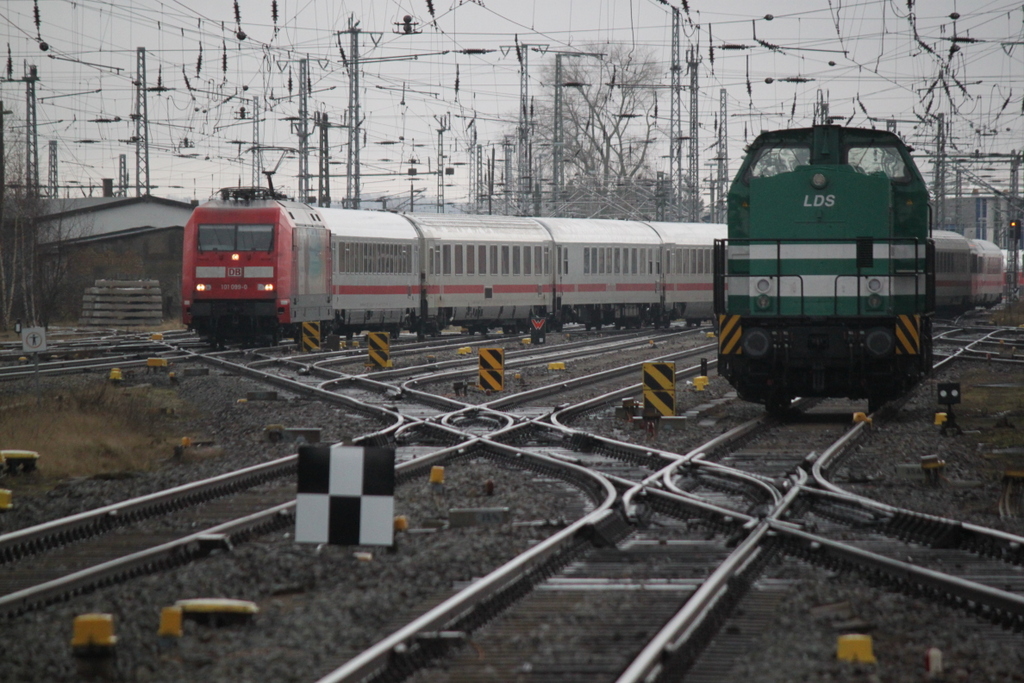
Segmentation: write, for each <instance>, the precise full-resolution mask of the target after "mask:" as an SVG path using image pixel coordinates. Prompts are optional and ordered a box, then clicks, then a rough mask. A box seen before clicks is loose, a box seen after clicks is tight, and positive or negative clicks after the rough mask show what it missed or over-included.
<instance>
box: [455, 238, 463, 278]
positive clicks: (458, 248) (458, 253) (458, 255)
mask: <svg viewBox="0 0 1024 683" xmlns="http://www.w3.org/2000/svg"><path fill="white" fill-rule="evenodd" d="M455 274H456V275H462V245H461V244H456V245H455Z"/></svg>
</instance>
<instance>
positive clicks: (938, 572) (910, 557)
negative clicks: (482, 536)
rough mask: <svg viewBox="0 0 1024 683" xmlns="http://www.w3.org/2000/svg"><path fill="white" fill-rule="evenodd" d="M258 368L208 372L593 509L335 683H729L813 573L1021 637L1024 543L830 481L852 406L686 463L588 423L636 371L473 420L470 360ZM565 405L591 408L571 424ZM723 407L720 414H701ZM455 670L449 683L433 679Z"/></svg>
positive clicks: (199, 541) (686, 457)
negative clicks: (357, 415)
mask: <svg viewBox="0 0 1024 683" xmlns="http://www.w3.org/2000/svg"><path fill="white" fill-rule="evenodd" d="M956 334H957V333H955V332H954V333H951V334H950V337H951V338H952V339H954V340H957V341H964V344H963V345H964V346H968V345H971V344H974V345H975V347H974V348H978V347H979V346H980V345H982V344H998V339H999V338H1000V336H1003V337H1006V333H1002V332H998V331H992V332H988V331H986V332H984V333H983V334H981V335H980V336H979V335H973V336H972V338H971V339H969V340H962V339H959V338H957V337H956ZM1011 336H1012V335H1011ZM624 343H635V341H634V342H624ZM952 343H954V342H953V341H951V344H952ZM1005 343H1006V342H1005V340H1004V345H1005ZM982 348H983V347H982ZM658 350H659V351H660V350H661V349H658ZM653 351H654V349H649V350H648V352H649V353H650V352H653ZM420 352H422V351H421V350H419V349H415V350H411V353H410V355H411V356H415V355H416V354H417V353H420ZM448 352H451V350H450V349H449V350H448ZM557 352H558V351H556V350H555V349H554V348H552V349H551V350H550V353H552V354H555V353H557ZM611 352H614V353H619V352H621V351H620V350H618V349H615V348H614V347H612V348H611ZM969 352H970V351H969V350H968V353H969ZM548 353H549V351H548V350H545V351H544V352H543V353H538V349H529V350H524V351H523V352H522V353H521V354H518V355H519V357H520V358H521V359H522V361H523V363H524V364H527V363H545V362H550V360H549V359H550V357H551V356H549V355H548ZM701 354H705V355H709V354H708V350H707V349H706V348H701V347H700V346H695V348H692V349H685V350H678V351H674V352H673V353H672V354H666V356H665V358H664V359H669V358H671V359H673V360H679V361H682V366H683V368H684V369H682V370H681V371H680V373H679V374H680V377H681V378H684V379H685V377H686V376H688V375H694V374H696V373H697V372H698V368H699V364H697V360H698V359H699V357H700V355H701ZM687 358H690V359H692V363H693V364H692V365H689V366H687V364H686V359H687ZM243 360H248V361H249V362H248V363H245V364H243V363H236V362H233V361H231V360H227V359H226V358H224V357H223V356H216V355H214V356H204V357H203V358H202V361H203V362H207V363H210V364H213V365H216V366H218V367H221V368H224V369H227V370H230V371H231V372H236V373H239V374H245V375H247V376H250V377H254V378H257V377H258V378H259V379H260V381H264V382H268V383H270V384H272V385H274V386H278V387H283V388H286V389H287V390H289V391H295V392H297V393H299V392H304V393H306V394H307V395H312V396H317V397H322V398H325V399H327V398H328V397H330V398H329V400H332V401H336V402H339V403H341V404H343V405H347V406H349V407H352V408H353V409H357V410H361V411H362V412H364V413H367V414H372V415H374V416H375V419H377V420H378V421H379V424H380V425H381V429H380V430H379V431H377V432H374V433H372V434H368V435H366V436H365V438H364V441H366V442H370V443H392V444H395V445H396V446H397V449H398V453H399V460H400V464H399V465H398V468H397V475H398V482H399V484H400V485H408V484H410V483H412V482H415V481H423V480H424V479H425V477H426V474H427V473H428V472H429V471H430V468H431V467H432V466H434V465H437V464H447V465H451V466H453V467H457V466H458V464H459V463H460V462H464V461H467V460H471V459H480V458H484V459H488V460H492V461H494V462H496V463H499V464H500V465H501V466H503V467H514V468H521V469H525V470H527V471H531V472H533V476H534V477H535V478H536V479H537V480H538V481H539V482H540V483H541V484H542V485H543V483H544V482H548V481H552V482H561V484H560V485H566V484H568V485H571V486H573V487H575V488H577V489H578V490H579V491H581V492H582V493H583V495H584V496H585V497H586V499H587V500H588V501H589V502H588V503H587V504H585V505H583V506H582V507H580V508H579V518H578V519H576V520H568V521H562V522H559V523H556V524H554V525H553V526H552V529H553V531H552V533H551V535H550V536H548V537H547V538H546V539H545V540H543V541H541V542H538V543H537V544H536V545H534V546H533V547H532V548H530V549H529V550H528V551H527V552H525V553H524V554H522V555H520V556H518V557H516V558H515V559H513V560H512V561H511V562H509V563H507V564H506V565H504V566H502V567H500V568H498V569H496V570H495V571H494V572H492V573H491V574H489V575H487V576H485V577H483V578H481V579H479V580H477V581H474V582H472V583H471V584H468V585H464V586H460V587H457V588H461V590H457V591H456V592H455V593H454V594H452V595H450V596H448V597H446V598H445V599H444V600H442V601H441V602H440V604H438V605H436V606H435V607H433V608H431V609H427V610H426V611H425V612H423V613H422V614H419V615H417V616H416V617H415V618H412V619H411V620H410V621H409V623H407V624H405V625H404V626H401V627H400V628H397V629H396V630H395V632H394V633H393V634H392V635H391V636H389V637H386V638H384V639H382V640H381V641H380V642H378V643H377V645H375V646H374V647H372V648H370V649H369V650H366V651H364V652H363V653H362V654H360V655H358V656H355V657H353V658H352V659H351V660H350V661H349V662H348V663H347V664H345V665H344V666H342V667H341V668H339V669H337V670H336V671H334V672H333V673H331V674H328V675H327V676H325V677H324V678H323V680H324V681H347V680H352V681H355V680H363V679H365V678H366V677H367V676H371V677H373V678H375V679H379V680H391V679H394V678H396V677H397V678H402V677H405V676H408V675H410V674H411V673H412V672H414V671H415V672H418V673H416V676H417V678H416V680H417V681H420V680H422V681H430V680H480V679H481V677H488V676H490V675H492V674H494V672H499V674H500V675H499V676H498V677H499V678H500V677H502V676H504V677H506V678H512V677H514V676H515V675H523V676H528V677H530V678H531V680H533V679H537V680H620V681H633V680H636V681H640V680H673V679H676V678H678V677H679V676H680V675H682V674H683V673H684V672H685V673H686V675H687V680H691V679H692V680H697V681H705V680H706V681H713V680H723V679H722V678H716V676H722V675H725V674H723V673H722V672H723V671H728V667H729V662H730V661H731V659H732V658H734V657H735V653H736V652H738V651H743V649H744V648H747V647H749V646H750V645H751V643H754V642H756V641H757V638H758V637H759V635H760V634H762V633H763V631H764V629H766V628H769V625H770V624H771V623H772V616H773V614H774V613H775V611H776V610H777V608H778V606H779V605H781V604H784V602H785V601H786V600H787V599H789V597H788V596H790V594H791V593H792V591H793V590H795V582H794V581H793V580H791V578H789V577H788V576H787V572H788V571H789V570H790V569H792V567H794V566H806V565H807V564H812V565H821V566H825V567H829V568H831V569H832V570H836V569H839V570H842V571H844V572H849V573H851V574H859V575H862V576H863V577H865V579H864V580H866V581H870V582H872V583H876V584H880V585H884V586H886V587H887V588H889V589H891V590H895V591H900V592H904V593H906V594H908V595H913V596H915V597H916V598H917V599H922V600H931V601H936V602H939V603H942V604H946V605H949V606H951V607H953V608H956V609H961V610H966V611H968V612H970V613H975V614H977V615H979V616H981V617H983V618H986V619H988V620H990V621H992V622H993V623H998V624H1001V625H1003V626H1005V627H1008V628H1010V629H1012V630H1015V631H1020V630H1024V600H1022V598H1021V595H1022V594H1024V581H1021V580H1020V579H1019V577H1020V574H1019V571H1018V569H1017V567H1019V566H1020V565H1021V564H1022V563H1024V554H1022V551H1021V548H1022V547H1024V539H1022V538H1020V537H1018V536H1015V535H1013V534H1006V533H1000V532H994V531H992V530H989V529H985V528H983V527H979V526H975V525H969V524H964V523H960V522H957V521H955V520H945V519H941V518H937V517H928V516H926V515H921V514H918V513H914V512H911V511H908V510H902V509H900V508H898V507H895V506H891V505H888V506H887V505H884V504H880V503H877V502H875V501H872V500H870V499H868V498H865V497H863V496H857V495H854V494H852V493H849V492H846V491H843V490H841V489H839V488H838V487H836V486H835V485H834V484H832V483H831V482H830V478H829V473H830V472H831V471H833V470H834V468H835V466H836V463H837V462H839V461H840V460H841V457H842V454H843V453H844V452H845V451H846V449H848V448H849V446H850V444H851V443H853V442H854V441H855V440H856V439H857V438H858V437H859V435H860V434H862V433H863V431H864V430H865V429H867V427H865V426H864V424H865V423H861V424H859V425H852V424H851V423H850V414H851V412H852V411H853V409H854V408H855V406H852V405H850V404H841V403H835V402H817V403H815V402H804V403H801V404H797V405H795V406H794V410H793V413H794V414H793V417H792V418H791V419H787V420H784V421H781V422H780V421H778V420H756V421H750V422H747V423H743V424H740V425H738V426H736V427H735V428H732V429H729V430H728V431H726V432H725V433H724V434H718V435H717V436H716V437H715V438H713V439H710V440H708V441H706V442H704V443H700V444H698V445H697V446H696V447H695V448H692V449H690V450H689V451H688V452H685V453H684V452H679V453H676V452H671V451H662V450H659V449H658V448H656V447H654V446H653V444H650V443H629V442H626V441H620V440H616V439H612V438H608V437H602V436H597V435H595V434H592V433H588V431H586V429H585V423H586V419H587V416H588V415H593V414H596V411H601V410H605V411H607V410H608V406H610V405H614V404H616V403H617V402H618V401H619V400H620V399H621V398H623V397H627V396H630V395H634V396H635V395H636V394H637V392H638V385H636V384H632V383H627V384H624V385H623V382H622V381H621V377H622V376H623V375H627V376H628V375H630V374H631V373H637V374H638V371H637V369H636V368H635V367H627V366H625V365H624V366H623V367H620V368H615V369H613V370H610V371H607V372H601V373H590V374H588V375H583V376H576V377H572V378H569V379H567V380H566V381H560V382H553V383H550V384H547V385H544V386H540V387H535V388H532V389H529V390H527V391H521V392H517V393H516V394H512V395H508V396H501V397H497V398H495V397H486V396H480V397H479V399H480V401H481V402H479V403H472V402H466V401H462V400H457V399H455V398H452V397H450V396H445V395H443V394H439V393H436V392H437V389H438V388H439V387H444V386H445V385H446V384H447V382H449V381H451V380H452V378H454V377H459V376H464V375H465V374H466V373H468V372H474V371H475V369H470V368H466V367H464V366H465V365H466V363H465V361H464V360H460V359H452V363H451V365H449V366H446V367H443V368H438V367H437V364H438V363H437V361H436V360H435V362H434V363H428V364H423V365H422V366H416V365H414V364H410V365H409V366H408V367H402V368H399V369H397V370H395V371H381V372H375V373H369V374H366V373H363V374H361V375H360V374H349V373H346V372H344V371H343V370H344V369H345V368H344V367H343V366H341V367H337V364H338V360H336V359H335V358H329V359H328V358H322V357H319V358H318V357H317V356H313V357H310V358H308V359H298V360H295V359H262V358H260V359H254V358H253V356H252V355H250V356H249V357H248V359H245V358H243ZM442 362H445V363H447V362H448V361H442ZM332 365H333V366H336V369H335V368H332V367H330V366H332ZM460 365H461V366H463V367H460ZM325 366H326V367H325ZM268 369H272V370H273V372H269V373H268V372H266V370H268ZM282 369H283V372H282ZM300 371H302V372H300ZM439 371H441V372H445V373H452V374H450V375H445V376H442V377H439V376H438V373H439ZM353 387H357V389H355V390H353ZM339 389H341V391H339ZM586 393H589V394H590V395H589V396H586V400H579V399H581V398H583V394H586ZM595 393H597V394H598V395H597V396H594V395H593V394H595ZM552 396H557V397H558V398H559V400H562V399H564V398H565V397H568V396H572V397H573V399H574V400H576V402H575V403H572V404H571V405H563V406H559V407H556V406H553V405H551V400H550V399H551V398H552ZM421 399H422V402H421V403H420V401H421ZM723 401H724V403H723ZM727 401H728V399H727V398H726V399H720V400H719V401H717V402H711V403H708V404H704V405H703V406H701V407H700V409H699V410H695V411H694V413H695V414H694V417H699V416H700V415H701V411H702V410H708V411H712V410H714V409H716V408H717V407H718V406H721V405H726V406H727V405H728V403H727ZM417 403H419V405H415V404H417ZM708 406H711V407H710V408H709V407H708ZM895 408H896V407H893V406H890V407H888V408H887V410H895ZM884 412H885V411H883V413H884ZM874 417H875V420H876V421H878V422H880V421H881V420H882V419H883V415H876V416H874ZM577 424H579V425H581V426H582V427H584V428H579V427H577V426H576V425H577ZM285 497H287V495H285ZM289 509H290V503H288V502H285V503H284V504H283V505H282V506H280V507H279V509H277V510H276V511H274V512H271V513H269V514H271V515H272V516H273V515H276V518H275V520H274V521H275V523H277V524H285V525H286V524H287V523H289V521H290V518H289V517H288V515H289ZM214 528H216V527H214ZM218 533H219V532H217V531H213V532H210V533H207V534H205V536H206V537H205V538H199V537H197V538H194V539H192V541H190V542H191V543H193V544H194V545H193V547H194V548H195V549H196V556H198V555H199V554H201V553H202V552H208V551H209V550H210V549H212V548H217V547H220V548H223V547H227V545H228V544H230V542H231V540H230V537H227V538H226V539H225V537H224V536H219V537H218ZM201 535H202V534H201ZM201 535H200V536H201ZM3 540H4V538H3V537H0V542H2V541H3ZM121 540H123V539H121ZM204 543H205V546H204V545H203V544H204ZM218 544H219V545H218ZM3 547H4V546H3V545H0V550H2V548H3ZM26 547H31V544H26ZM0 557H3V556H2V555H0ZM150 566H151V567H154V566H156V564H155V563H152V564H151V565H150ZM951 567H953V568H955V571H954V570H951V569H950V568H951ZM129 575H131V574H130V573H129V574H124V576H129ZM49 599H56V598H45V599H44V601H45V600H49ZM39 604H42V603H39ZM0 605H3V602H2V598H0ZM556 636H557V637H556ZM439 661H440V662H443V665H442V666H443V670H441V669H437V668H431V666H432V665H433V664H436V663H437V662H439Z"/></svg>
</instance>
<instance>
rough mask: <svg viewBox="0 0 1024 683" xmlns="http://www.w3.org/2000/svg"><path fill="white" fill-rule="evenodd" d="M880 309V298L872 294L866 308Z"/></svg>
mask: <svg viewBox="0 0 1024 683" xmlns="http://www.w3.org/2000/svg"><path fill="white" fill-rule="evenodd" d="M881 307H882V297H880V296H878V295H877V294H872V295H871V296H869V297H868V308H881Z"/></svg>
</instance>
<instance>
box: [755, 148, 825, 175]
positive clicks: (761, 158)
mask: <svg viewBox="0 0 1024 683" xmlns="http://www.w3.org/2000/svg"><path fill="white" fill-rule="evenodd" d="M810 162H811V148H810V147H809V146H807V145H792V144H788V145H782V144H779V145H765V146H764V147H762V148H761V149H759V150H758V151H757V158H756V159H754V161H753V163H751V164H750V170H749V171H747V178H746V180H747V181H748V182H749V181H750V179H751V178H770V177H771V176H774V175H779V174H780V173H789V172H790V171H793V170H795V169H796V167H797V166H806V165H807V164H809V163H810Z"/></svg>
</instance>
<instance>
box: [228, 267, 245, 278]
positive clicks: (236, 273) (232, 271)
mask: <svg viewBox="0 0 1024 683" xmlns="http://www.w3.org/2000/svg"><path fill="white" fill-rule="evenodd" d="M228 277H242V269H241V268H228Z"/></svg>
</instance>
